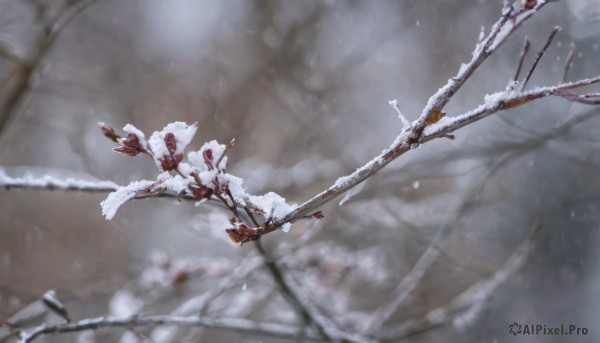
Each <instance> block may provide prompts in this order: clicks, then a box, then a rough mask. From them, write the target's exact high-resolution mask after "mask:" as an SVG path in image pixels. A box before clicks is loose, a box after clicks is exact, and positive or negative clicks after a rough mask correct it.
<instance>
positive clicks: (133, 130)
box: [123, 124, 148, 147]
mask: <svg viewBox="0 0 600 343" xmlns="http://www.w3.org/2000/svg"><path fill="white" fill-rule="evenodd" d="M123 131H125V132H127V133H132V134H134V135H136V136H137V138H138V140H139V141H140V144H141V145H142V146H143V147H147V146H148V142H146V135H144V133H143V132H142V131H141V130H140V129H138V128H137V127H135V126H133V125H131V124H127V125H125V126H124V127H123Z"/></svg>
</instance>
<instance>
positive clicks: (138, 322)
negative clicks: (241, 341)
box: [19, 315, 322, 343]
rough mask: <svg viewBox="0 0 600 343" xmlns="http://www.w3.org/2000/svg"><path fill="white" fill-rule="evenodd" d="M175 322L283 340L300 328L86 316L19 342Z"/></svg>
mask: <svg viewBox="0 0 600 343" xmlns="http://www.w3.org/2000/svg"><path fill="white" fill-rule="evenodd" d="M157 325H175V326H198V327H207V328H211V329H217V330H226V331H234V332H239V333H245V334H253V335H258V336H269V337H275V338H283V339H296V338H297V337H298V330H297V329H296V328H293V327H289V326H286V325H280V324H271V323H260V322H256V321H253V320H248V319H240V318H218V319H217V318H206V317H198V316H189V317H181V316H169V315H166V316H161V315H159V316H147V317H131V318H116V317H99V318H92V319H83V320H80V321H77V322H75V323H70V324H59V325H47V324H42V325H40V326H38V327H36V328H34V329H32V330H29V331H26V332H25V331H22V332H21V333H20V340H19V343H29V342H33V341H34V340H35V339H36V338H37V337H39V336H42V335H48V334H57V333H66V332H79V331H85V330H95V329H99V328H104V327H126V328H135V327H140V326H157ZM304 338H306V339H308V340H310V341H322V339H320V338H319V337H317V336H316V335H314V334H310V333H307V334H305V336H304Z"/></svg>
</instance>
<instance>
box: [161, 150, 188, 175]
mask: <svg viewBox="0 0 600 343" xmlns="http://www.w3.org/2000/svg"><path fill="white" fill-rule="evenodd" d="M158 160H159V161H160V166H161V167H162V169H163V170H164V171H171V170H175V169H176V168H177V166H178V165H179V162H181V160H183V155H182V154H179V155H175V156H163V157H162V158H159V159H158Z"/></svg>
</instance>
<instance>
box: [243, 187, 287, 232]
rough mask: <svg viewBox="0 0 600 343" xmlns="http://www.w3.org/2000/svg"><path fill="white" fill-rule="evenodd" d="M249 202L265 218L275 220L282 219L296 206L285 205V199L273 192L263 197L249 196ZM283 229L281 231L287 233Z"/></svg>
mask: <svg viewBox="0 0 600 343" xmlns="http://www.w3.org/2000/svg"><path fill="white" fill-rule="evenodd" d="M249 200H250V202H251V203H252V205H253V206H254V207H256V208H258V209H259V210H261V211H262V212H263V213H264V214H265V216H266V217H267V218H269V217H272V218H273V219H275V220H277V219H282V218H283V217H285V216H286V215H287V214H288V213H290V212H292V211H293V210H294V209H295V208H296V207H297V206H296V205H290V204H288V203H286V202H285V198H283V197H281V196H280V195H279V194H276V193H273V192H269V193H267V194H265V195H251V196H250V197H249ZM288 228H289V226H288ZM283 229H284V230H283V231H285V232H287V231H286V230H285V227H284V228H283Z"/></svg>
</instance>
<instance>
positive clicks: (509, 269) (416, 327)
mask: <svg viewBox="0 0 600 343" xmlns="http://www.w3.org/2000/svg"><path fill="white" fill-rule="evenodd" d="M542 227H543V224H542V221H538V222H536V224H535V225H534V228H533V231H532V233H531V234H530V236H529V237H528V238H527V239H526V240H525V241H524V242H523V243H521V245H519V247H518V248H517V249H516V250H515V252H514V253H513V254H512V255H511V256H510V257H509V258H508V260H506V262H505V263H504V265H503V267H502V268H500V269H499V270H498V271H497V272H496V273H494V275H492V276H491V277H490V278H488V279H485V280H483V281H480V282H478V283H476V284H474V285H473V286H471V287H469V288H468V289H467V290H466V291H464V292H463V293H461V294H460V295H458V296H457V297H455V298H454V299H453V300H452V301H451V302H449V303H448V304H446V305H443V306H440V307H438V308H436V309H433V310H431V311H429V312H428V313H427V314H425V315H424V316H422V317H420V318H417V319H410V320H407V321H405V322H404V323H402V324H400V325H398V326H394V327H391V328H388V329H384V330H383V332H382V333H381V335H379V337H380V339H381V340H382V341H383V342H392V341H398V340H401V339H404V338H407V337H409V336H412V335H415V334H418V333H420V332H424V331H427V330H431V329H433V328H436V327H439V326H443V325H446V324H448V323H450V322H452V321H453V322H454V325H455V326H457V327H462V326H465V325H469V324H470V323H472V322H473V321H474V320H476V318H477V317H478V316H479V315H480V314H481V313H482V311H483V310H484V309H485V308H486V307H487V306H488V304H489V301H490V299H491V297H492V296H493V294H494V292H495V291H496V290H497V289H498V287H500V286H501V285H503V284H504V283H505V282H506V281H507V280H508V279H509V278H510V277H511V276H512V275H514V274H515V273H517V272H518V271H519V270H520V269H521V268H522V267H523V265H524V264H525V262H526V261H527V258H528V257H529V255H530V254H531V252H532V251H533V250H534V248H535V241H536V239H537V237H538V234H539V232H540V231H541V229H542Z"/></svg>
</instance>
